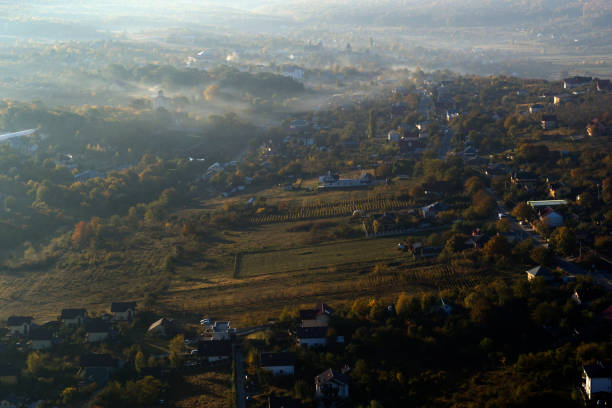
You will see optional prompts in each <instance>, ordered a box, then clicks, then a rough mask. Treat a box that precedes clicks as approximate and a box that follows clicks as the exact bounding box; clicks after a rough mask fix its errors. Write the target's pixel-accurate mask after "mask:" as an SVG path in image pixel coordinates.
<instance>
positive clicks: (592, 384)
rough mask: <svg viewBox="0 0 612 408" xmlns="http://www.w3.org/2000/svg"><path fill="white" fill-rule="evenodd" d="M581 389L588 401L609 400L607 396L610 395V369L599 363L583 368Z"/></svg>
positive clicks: (611, 372)
mask: <svg viewBox="0 0 612 408" xmlns="http://www.w3.org/2000/svg"><path fill="white" fill-rule="evenodd" d="M582 388H583V389H584V393H585V394H586V398H587V399H588V400H589V401H591V400H599V399H608V398H610V395H608V394H610V393H612V369H611V368H610V367H609V366H607V365H604V364H602V363H601V362H597V363H596V364H590V365H585V366H583V367H582ZM600 397H604V398H600Z"/></svg>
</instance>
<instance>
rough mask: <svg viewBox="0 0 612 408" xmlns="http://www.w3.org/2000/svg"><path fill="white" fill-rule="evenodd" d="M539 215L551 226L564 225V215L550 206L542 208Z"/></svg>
mask: <svg viewBox="0 0 612 408" xmlns="http://www.w3.org/2000/svg"><path fill="white" fill-rule="evenodd" d="M539 215H540V220H542V222H545V223H546V224H547V225H548V226H549V227H551V228H557V227H560V226H562V225H563V216H562V215H561V214H559V213H558V212H556V211H554V210H553V209H552V208H550V207H545V208H544V209H542V210H540V213H539Z"/></svg>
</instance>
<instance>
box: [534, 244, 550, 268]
mask: <svg viewBox="0 0 612 408" xmlns="http://www.w3.org/2000/svg"><path fill="white" fill-rule="evenodd" d="M529 257H530V258H531V260H532V261H533V262H535V263H537V264H538V265H547V264H548V263H549V262H550V261H551V254H550V250H549V249H548V248H544V247H536V248H533V249H532V250H531V253H530V254H529Z"/></svg>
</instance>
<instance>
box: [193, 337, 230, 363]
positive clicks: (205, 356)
mask: <svg viewBox="0 0 612 408" xmlns="http://www.w3.org/2000/svg"><path fill="white" fill-rule="evenodd" d="M198 356H199V357H200V359H201V360H204V361H207V362H209V363H213V362H215V361H221V360H227V359H229V358H231V356H232V342H231V341H230V340H208V341H200V342H199V343H198Z"/></svg>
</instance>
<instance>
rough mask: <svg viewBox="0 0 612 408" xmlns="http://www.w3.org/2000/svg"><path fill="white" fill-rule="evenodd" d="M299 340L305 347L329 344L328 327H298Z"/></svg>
mask: <svg viewBox="0 0 612 408" xmlns="http://www.w3.org/2000/svg"><path fill="white" fill-rule="evenodd" d="M297 342H298V344H299V345H300V346H304V347H322V346H325V345H326V344H327V327H326V326H321V327H298V329H297Z"/></svg>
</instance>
